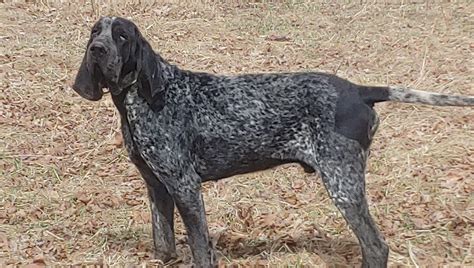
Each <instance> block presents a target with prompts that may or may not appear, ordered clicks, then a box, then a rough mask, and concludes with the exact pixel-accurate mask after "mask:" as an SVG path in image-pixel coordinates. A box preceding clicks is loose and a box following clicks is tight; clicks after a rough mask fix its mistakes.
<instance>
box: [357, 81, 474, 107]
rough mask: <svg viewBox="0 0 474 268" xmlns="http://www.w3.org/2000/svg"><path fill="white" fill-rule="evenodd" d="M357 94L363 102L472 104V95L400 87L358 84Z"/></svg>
mask: <svg viewBox="0 0 474 268" xmlns="http://www.w3.org/2000/svg"><path fill="white" fill-rule="evenodd" d="M359 94H360V96H361V97H362V99H363V100H364V102H365V103H367V104H370V105H373V104H374V103H376V102H383V101H397V102H407V103H422V104H428V105H435V106H474V96H460V95H445V94H438V93H432V92H428V91H421V90H415V89H408V88H401V87H369V86H359Z"/></svg>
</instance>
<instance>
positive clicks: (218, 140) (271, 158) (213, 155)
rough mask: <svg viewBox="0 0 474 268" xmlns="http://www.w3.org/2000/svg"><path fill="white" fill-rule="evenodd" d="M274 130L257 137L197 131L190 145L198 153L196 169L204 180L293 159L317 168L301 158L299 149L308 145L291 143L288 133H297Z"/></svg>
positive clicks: (262, 167) (193, 152)
mask: <svg viewBox="0 0 474 268" xmlns="http://www.w3.org/2000/svg"><path fill="white" fill-rule="evenodd" d="M288 131H290V130H288ZM274 134H275V133H271V132H266V133H260V135H259V137H258V138H255V137H253V138H249V137H247V139H245V138H244V137H232V135H228V136H223V135H217V136H212V135H209V134H208V135H197V136H196V138H195V139H194V142H193V146H192V148H191V150H192V155H194V157H195V170H196V171H197V172H198V174H199V175H200V176H201V178H202V180H203V181H207V180H219V179H222V178H226V177H230V176H233V175H238V174H244V173H249V172H254V171H259V170H265V169H268V168H272V167H275V166H278V165H282V164H286V163H292V162H298V163H301V164H302V165H303V166H304V167H305V170H306V171H307V172H312V171H314V170H311V168H309V167H308V166H307V165H306V164H305V163H302V162H301V161H300V160H299V159H298V157H297V155H298V153H297V152H298V151H299V150H304V149H307V148H302V146H305V145H304V144H301V143H298V145H299V147H297V146H292V145H291V143H292V141H291V140H290V139H289V137H290V136H295V133H292V134H290V133H284V134H280V136H278V137H277V138H276V137H275V135H274ZM248 135H250V134H248ZM301 135H308V134H307V133H306V134H304V133H301ZM282 137H286V138H283V139H282ZM294 144H297V142H296V141H295V142H294ZM306 146H310V144H307V145H306Z"/></svg>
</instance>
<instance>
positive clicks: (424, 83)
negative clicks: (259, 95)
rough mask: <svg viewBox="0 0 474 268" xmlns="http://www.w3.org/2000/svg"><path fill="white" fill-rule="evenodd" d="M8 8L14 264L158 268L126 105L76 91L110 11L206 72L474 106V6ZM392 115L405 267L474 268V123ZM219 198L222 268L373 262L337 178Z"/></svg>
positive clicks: (3, 240) (385, 163) (3, 232)
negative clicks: (402, 91)
mask: <svg viewBox="0 0 474 268" xmlns="http://www.w3.org/2000/svg"><path fill="white" fill-rule="evenodd" d="M5 2H7V3H5ZM5 2H4V1H0V20H1V21H0V22H1V24H0V25H2V26H1V27H0V43H1V46H0V66H1V69H0V91H1V92H0V137H1V139H0V185H1V187H0V266H2V267H3V266H4V265H15V264H28V263H32V262H33V261H34V260H35V261H36V262H35V263H36V264H37V265H41V264H42V262H43V260H44V261H45V262H46V263H47V264H81V263H82V264H83V263H90V264H98V263H103V264H108V265H122V266H123V265H126V264H140V263H142V264H143V263H148V264H157V262H156V261H153V260H151V257H150V256H151V253H152V241H151V230H150V228H151V226H150V218H149V215H148V213H149V212H148V204H147V197H146V194H145V191H144V184H143V182H142V180H141V179H140V177H139V176H138V174H137V171H136V170H135V168H134V167H133V166H132V165H131V164H130V163H129V161H128V159H127V157H126V154H125V152H124V149H123V148H122V147H121V146H120V145H119V138H118V137H117V135H118V133H117V131H118V127H117V126H118V122H117V113H116V112H115V110H114V107H113V105H112V103H111V101H110V100H108V98H105V99H106V100H103V101H101V102H97V103H92V102H87V101H84V100H82V99H81V98H80V97H79V96H77V95H76V94H74V92H73V91H72V90H71V89H70V85H71V80H72V79H73V77H74V75H75V72H76V70H77V68H78V65H79V62H80V60H81V58H82V53H83V51H84V45H85V43H86V41H87V38H88V32H89V29H90V26H91V25H92V23H93V22H94V21H95V20H96V19H97V18H98V16H99V14H101V15H107V14H113V15H121V16H126V17H131V18H132V19H133V20H134V21H135V22H136V23H137V24H138V25H139V26H140V28H141V29H142V31H143V32H144V33H145V35H146V36H147V38H148V39H149V40H150V41H151V43H152V45H153V47H154V48H155V49H156V51H158V52H159V53H161V55H162V56H164V57H165V58H167V59H169V60H170V61H171V62H173V63H176V64H178V65H180V66H181V67H184V68H188V69H194V70H201V71H208V72H219V73H243V72H273V71H297V70H322V71H327V72H337V73H338V74H339V75H341V76H343V77H346V78H349V79H351V80H352V81H355V82H361V83H367V84H403V85H408V86H413V87H416V88H421V89H429V90H432V91H437V92H446V93H463V94H470V95H474V91H473V82H474V73H473V69H472V67H473V66H474V62H473V54H474V45H473V44H474V39H473V37H472V33H473V31H474V28H473V26H472V25H473V24H474V22H473V15H472V14H474V5H473V4H472V3H471V1H469V0H465V1H449V2H445V1H443V2H441V1H437V3H434V2H432V1H426V2H423V1H380V3H378V2H374V1H371V3H370V4H363V3H362V4H361V3H360V2H362V1H357V2H358V3H350V2H349V1H339V2H337V1H320V2H311V1H305V0H301V1H272V2H267V1H256V2H255V3H250V2H247V1H226V2H225V3H221V2H218V1H206V2H196V1H191V2H190V1H187V2H186V3H185V2H178V1H158V2H156V3H152V2H147V1H140V3H138V2H135V3H134V2H130V1H124V2H120V4H119V2H112V1H99V0H95V1H94V0H92V1H80V2H79V3H67V2H66V1H62V2H64V3H63V4H60V3H59V2H51V1H31V0H30V1H14V2H11V1H5ZM354 2H355V1H354ZM275 36H283V37H285V38H283V39H285V40H286V41H277V40H275V39H278V38H274V37H275ZM377 110H378V111H379V112H380V114H381V118H382V123H381V127H380V131H379V133H378V134H377V137H376V142H375V144H374V145H373V153H372V156H371V160H370V165H369V169H368V176H367V189H368V196H369V199H370V204H371V211H372V213H373V215H374V217H375V219H376V221H377V223H378V225H379V226H380V228H381V231H382V232H383V233H384V235H385V237H386V239H387V241H388V243H389V245H390V249H391V254H390V265H392V266H398V265H402V266H430V267H433V266H439V265H450V266H468V265H474V256H473V251H474V248H473V246H474V235H473V222H474V203H473V201H474V200H473V192H474V191H473V190H474V180H473V178H474V166H473V165H474V164H473V163H474V122H473V118H474V110H473V109H471V108H439V107H427V106H412V105H407V104H393V103H390V104H381V105H378V106H377ZM204 192H205V199H206V205H207V207H206V209H207V211H208V221H209V225H210V229H211V233H212V235H213V238H214V241H215V242H216V243H217V246H216V247H217V249H218V251H219V252H220V254H221V255H222V257H221V263H222V264H227V265H230V264H235V265H243V266H288V265H291V266H293V265H295V266H306V267H311V266H317V265H334V264H351V265H355V264H359V263H360V260H361V258H360V252H359V248H358V246H357V243H356V240H355V238H354V237H353V235H352V233H351V232H349V230H348V228H347V226H346V224H345V222H344V221H343V219H342V218H341V216H340V214H339V213H338V211H337V210H336V209H335V207H334V206H333V205H332V204H331V202H330V200H328V197H327V195H326V193H325V190H324V189H323V187H322V185H321V183H320V181H319V179H318V178H317V177H313V176H310V175H305V174H304V173H303V172H302V171H301V170H300V168H299V167H297V166H293V165H287V166H282V167H279V168H276V169H274V170H269V171H265V172H259V173H254V174H248V175H242V176H238V177H235V178H233V179H231V180H225V181H222V182H218V183H207V184H206V185H205V186H204ZM176 231H177V234H178V236H177V238H178V250H179V255H180V258H181V259H180V260H178V262H177V263H189V261H190V253H189V250H188V248H187V246H186V244H185V236H184V229H183V227H182V224H181V223H180V222H179V223H178V226H177V230H176Z"/></svg>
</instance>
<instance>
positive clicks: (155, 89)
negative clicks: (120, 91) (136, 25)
mask: <svg viewBox="0 0 474 268" xmlns="http://www.w3.org/2000/svg"><path fill="white" fill-rule="evenodd" d="M136 54H137V58H138V59H137V70H138V72H139V74H138V82H139V85H140V87H139V91H138V93H139V94H140V95H141V96H142V97H144V98H145V100H146V101H147V102H148V104H149V105H150V107H151V108H152V109H153V110H154V111H159V110H161V109H163V107H164V104H165V101H166V100H165V97H166V90H165V86H164V83H163V74H162V69H161V66H160V63H159V61H158V56H157V55H156V54H155V52H154V51H153V49H152V48H151V46H150V44H149V43H148V42H147V41H146V40H145V39H144V38H143V37H142V36H141V34H140V33H138V37H137V53H136Z"/></svg>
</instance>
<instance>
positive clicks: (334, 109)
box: [72, 17, 474, 267]
mask: <svg viewBox="0 0 474 268" xmlns="http://www.w3.org/2000/svg"><path fill="white" fill-rule="evenodd" d="M72 88H73V89H74V90H75V91H76V92H77V93H78V94H79V95H80V96H82V97H84V98H85V99H87V100H91V101H97V100H99V99H101V97H102V96H103V94H104V90H103V89H105V88H107V89H108V90H109V92H110V93H111V96H112V100H113V102H114V105H115V106H116V107H117V109H118V111H119V114H120V118H121V126H122V129H121V130H122V134H123V137H124V144H125V146H126V149H127V152H128V154H129V157H130V159H131V161H132V162H133V163H134V164H135V166H136V167H137V168H138V170H139V172H140V174H141V176H142V177H143V179H144V180H145V181H146V185H147V188H148V194H149V199H150V205H151V212H152V224H153V228H152V229H153V240H154V246H155V257H156V258H158V259H161V260H162V261H164V262H167V261H169V260H170V259H172V258H174V257H176V249H175V238H174V225H173V221H174V219H173V211H174V208H175V206H176V207H177V209H178V211H179V213H180V215H181V217H182V219H183V222H184V224H185V227H186V230H187V233H188V238H189V239H188V241H189V245H190V248H191V251H192V254H193V261H194V264H195V265H196V266H197V267H213V266H215V265H216V258H215V255H214V252H213V249H212V246H211V245H210V242H209V235H208V227H207V222H206V217H205V211H204V204H203V199H202V194H201V190H200V187H201V183H202V182H205V181H208V180H219V179H222V178H226V177H230V176H232V175H236V174H243V173H247V172H252V171H257V170H263V169H268V168H271V167H274V166H277V165H281V164H285V163H291V162H294V163H299V164H301V165H302V166H303V167H304V169H305V171H307V172H318V173H319V174H320V176H321V178H322V181H323V183H324V185H325V187H326V190H327V192H328V194H329V196H330V197H331V199H332V200H333V201H334V203H335V205H336V206H337V208H338V209H339V210H340V211H341V213H342V215H343V217H344V218H345V220H346V221H347V223H348V224H349V226H350V228H351V229H352V231H353V232H354V234H355V235H356V236H357V238H358V240H359V244H360V246H361V250H362V257H363V258H362V259H363V260H362V266H363V267H386V266H387V259H388V253H389V249H388V246H387V244H386V243H385V241H384V239H383V237H382V235H381V234H380V232H379V230H378V229H377V226H376V225H375V223H374V221H373V219H372V217H371V215H370V213H369V208H368V205H367V200H366V196H365V177H364V173H365V168H366V162H367V157H368V152H369V147H370V144H371V142H372V139H373V137H374V134H375V132H376V130H377V127H378V122H379V120H378V116H377V114H376V112H375V111H374V109H373V108H374V104H375V103H378V102H384V101H398V102H408V103H422V104H429V105H452V106H473V105H474V97H468V96H452V95H442V94H436V93H430V92H425V91H418V90H413V89H406V88H401V87H385V86H363V85H357V84H354V83H351V82H349V81H347V80H345V79H342V78H339V77H337V76H335V75H331V74H325V73H318V72H299V73H276V74H244V75H236V76H220V75H214V74H208V73H203V72H191V71H187V70H182V69H180V68H178V67H177V66H174V65H172V64H170V63H168V62H167V61H166V60H164V59H163V58H162V57H161V56H160V55H159V54H157V53H155V52H154V50H153V49H152V47H151V46H150V44H149V43H148V42H147V41H146V40H145V38H144V37H143V35H142V34H141V33H140V31H139V29H138V28H137V26H136V25H135V24H134V23H133V22H131V21H129V20H127V19H124V18H119V17H102V18H101V19H99V20H98V21H97V22H96V23H95V25H94V26H93V28H92V31H91V35H90V39H89V42H88V43H87V47H86V52H85V55H84V58H83V60H82V63H81V65H80V68H79V71H78V73H77V76H76V79H75V82H74V84H73V86H72Z"/></svg>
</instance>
